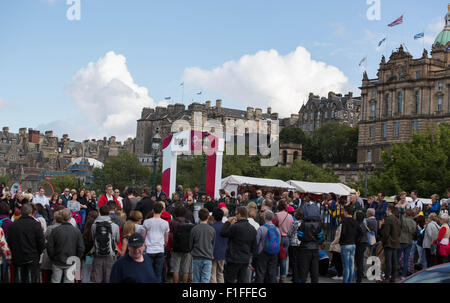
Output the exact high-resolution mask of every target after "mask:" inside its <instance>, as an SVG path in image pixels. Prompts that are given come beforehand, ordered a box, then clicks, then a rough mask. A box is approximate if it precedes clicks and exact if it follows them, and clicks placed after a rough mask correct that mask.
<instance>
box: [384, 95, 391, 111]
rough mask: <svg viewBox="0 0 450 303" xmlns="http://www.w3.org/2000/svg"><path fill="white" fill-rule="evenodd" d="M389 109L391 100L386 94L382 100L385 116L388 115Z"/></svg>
mask: <svg viewBox="0 0 450 303" xmlns="http://www.w3.org/2000/svg"><path fill="white" fill-rule="evenodd" d="M390 108H391V100H390V96H389V94H386V98H385V100H384V112H385V113H386V115H389V109H390Z"/></svg>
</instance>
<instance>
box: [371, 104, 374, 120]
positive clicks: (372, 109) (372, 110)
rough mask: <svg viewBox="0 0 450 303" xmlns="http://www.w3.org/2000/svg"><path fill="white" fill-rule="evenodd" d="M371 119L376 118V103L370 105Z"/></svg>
mask: <svg viewBox="0 0 450 303" xmlns="http://www.w3.org/2000/svg"><path fill="white" fill-rule="evenodd" d="M370 117H371V118H375V103H372V104H370Z"/></svg>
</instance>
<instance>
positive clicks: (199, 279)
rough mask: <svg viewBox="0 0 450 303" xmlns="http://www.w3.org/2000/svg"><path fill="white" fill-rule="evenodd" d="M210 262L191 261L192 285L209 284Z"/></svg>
mask: <svg viewBox="0 0 450 303" xmlns="http://www.w3.org/2000/svg"><path fill="white" fill-rule="evenodd" d="M211 269H212V261H211V260H199V259H197V260H196V259H193V260H192V275H193V282H194V283H209V281H210V280H211Z"/></svg>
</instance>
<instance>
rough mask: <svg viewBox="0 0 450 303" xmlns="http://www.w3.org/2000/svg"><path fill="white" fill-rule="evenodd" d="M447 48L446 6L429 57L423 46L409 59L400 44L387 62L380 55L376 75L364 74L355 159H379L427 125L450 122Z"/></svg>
mask: <svg viewBox="0 0 450 303" xmlns="http://www.w3.org/2000/svg"><path fill="white" fill-rule="evenodd" d="M449 51H450V5H449V8H448V13H447V14H446V16H445V27H444V29H443V30H442V32H441V33H439V35H438V36H437V37H436V40H435V42H434V43H433V46H432V49H431V56H429V55H428V51H427V50H426V49H424V50H423V54H422V57H420V58H417V59H414V58H413V57H412V56H411V54H409V53H408V52H406V51H405V50H404V49H403V46H401V45H400V47H399V48H398V49H397V50H396V51H395V52H392V54H391V56H390V58H389V60H388V61H386V58H385V57H384V56H383V57H382V58H381V63H380V66H379V69H378V73H377V78H376V79H369V78H368V76H367V73H364V75H363V80H362V86H361V87H360V89H361V98H362V113H361V114H362V116H361V120H360V122H359V139H358V163H373V164H377V163H381V162H382V161H381V152H382V151H384V150H389V149H390V148H391V144H394V143H403V142H408V141H410V140H411V139H412V136H413V133H414V132H420V131H425V130H426V129H427V127H428V126H429V125H435V124H440V123H444V122H450V102H449V101H450V99H449V82H448V79H449V76H450V74H449V61H450V57H449Z"/></svg>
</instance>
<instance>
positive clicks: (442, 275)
mask: <svg viewBox="0 0 450 303" xmlns="http://www.w3.org/2000/svg"><path fill="white" fill-rule="evenodd" d="M400 283H450V263H446V264H441V265H436V266H433V267H430V268H426V269H424V270H421V271H419V272H417V273H415V274H413V275H411V276H409V277H407V278H406V279H405V280H403V281H402V282H400Z"/></svg>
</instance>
